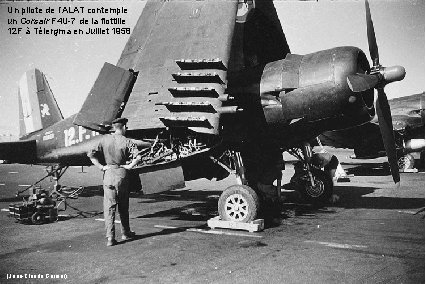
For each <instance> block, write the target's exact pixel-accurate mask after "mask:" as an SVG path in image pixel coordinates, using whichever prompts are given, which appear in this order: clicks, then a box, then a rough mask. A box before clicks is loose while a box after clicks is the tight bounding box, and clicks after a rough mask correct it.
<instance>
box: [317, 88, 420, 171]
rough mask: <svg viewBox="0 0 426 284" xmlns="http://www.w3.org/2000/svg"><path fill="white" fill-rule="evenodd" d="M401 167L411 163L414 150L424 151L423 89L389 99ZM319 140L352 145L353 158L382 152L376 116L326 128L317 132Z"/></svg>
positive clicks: (405, 168) (345, 145)
mask: <svg viewBox="0 0 426 284" xmlns="http://www.w3.org/2000/svg"><path fill="white" fill-rule="evenodd" d="M389 105H390V109H391V112H392V123H393V130H394V136H395V142H396V147H397V157H398V166H399V169H400V171H406V170H410V169H412V168H413V167H414V156H413V153H416V152H417V153H420V162H421V163H424V151H425V93H424V92H423V93H420V94H414V95H410V96H404V97H400V98H395V99H392V100H389ZM319 139H320V141H321V143H322V144H324V145H330V146H334V147H337V148H351V149H354V156H353V158H356V159H373V158H377V157H381V156H385V155H386V152H385V149H384V146H383V143H382V142H381V141H382V136H381V134H380V129H379V126H378V124H377V119H373V120H372V121H371V122H369V123H366V124H363V125H360V126H357V127H353V128H350V129H344V130H337V131H326V132H324V133H322V134H321V135H320V136H319Z"/></svg>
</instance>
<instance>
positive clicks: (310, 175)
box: [289, 143, 333, 205]
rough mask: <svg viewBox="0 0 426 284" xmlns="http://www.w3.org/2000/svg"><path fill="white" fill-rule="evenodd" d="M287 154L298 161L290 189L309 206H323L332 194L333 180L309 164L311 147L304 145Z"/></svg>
mask: <svg viewBox="0 0 426 284" xmlns="http://www.w3.org/2000/svg"><path fill="white" fill-rule="evenodd" d="M289 153H290V154H292V155H293V156H295V157H297V158H298V159H299V160H300V161H299V162H298V163H296V164H295V165H294V171H295V173H294V176H293V177H292V178H291V180H290V184H291V187H292V188H294V189H295V190H297V191H298V192H299V193H300V194H301V195H302V197H303V199H304V200H305V201H307V202H309V203H311V204H317V205H319V204H323V203H325V202H327V201H328V200H329V198H330V197H331V196H332V194H333V180H332V178H331V176H330V175H329V174H327V173H326V172H324V171H322V170H320V169H317V168H315V167H314V166H313V165H312V164H311V158H312V147H311V146H310V144H309V143H305V144H304V145H303V147H302V149H301V150H300V149H291V150H289Z"/></svg>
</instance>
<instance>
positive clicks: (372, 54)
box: [365, 0, 379, 66]
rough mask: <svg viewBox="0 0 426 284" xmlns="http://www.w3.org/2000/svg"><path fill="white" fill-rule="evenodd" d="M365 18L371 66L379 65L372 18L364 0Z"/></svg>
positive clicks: (367, 4)
mask: <svg viewBox="0 0 426 284" xmlns="http://www.w3.org/2000/svg"><path fill="white" fill-rule="evenodd" d="M365 20H366V23H367V37H368V48H369V49H370V57H371V60H372V61H373V66H378V65H379V48H378V47H377V41H376V34H375V32H374V25H373V20H372V19H371V13H370V4H369V3H368V0H365Z"/></svg>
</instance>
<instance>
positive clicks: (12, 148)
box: [0, 140, 37, 164]
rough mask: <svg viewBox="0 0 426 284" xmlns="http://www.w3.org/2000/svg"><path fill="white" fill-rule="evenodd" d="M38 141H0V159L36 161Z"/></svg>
mask: <svg viewBox="0 0 426 284" xmlns="http://www.w3.org/2000/svg"><path fill="white" fill-rule="evenodd" d="M36 155H37V149H36V141H35V140H29V141H13V142H2V143H0V160H6V161H8V162H10V163H22V164H31V163H34V162H35V161H36Z"/></svg>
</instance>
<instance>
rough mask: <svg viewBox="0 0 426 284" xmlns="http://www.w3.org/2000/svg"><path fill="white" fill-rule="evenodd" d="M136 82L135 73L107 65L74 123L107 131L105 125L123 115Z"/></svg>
mask: <svg viewBox="0 0 426 284" xmlns="http://www.w3.org/2000/svg"><path fill="white" fill-rule="evenodd" d="M135 80H136V76H135V75H134V73H133V72H131V71H128V70H125V69H123V68H120V67H116V66H114V65H112V64H109V63H105V64H104V66H103V67H102V69H101V72H100V73H99V76H98V78H97V79H96V81H95V84H94V85H93V87H92V89H91V90H90V93H89V95H88V96H87V98H86V100H85V102H84V104H83V106H82V108H81V110H80V112H79V113H78V114H77V115H76V117H75V118H74V122H73V123H74V124H76V125H80V126H83V127H86V128H89V129H92V130H95V131H100V132H103V131H105V130H106V129H105V127H104V126H105V124H108V123H111V121H112V120H114V119H115V118H117V117H119V116H120V115H121V113H122V111H123V109H124V106H125V104H126V102H127V99H128V97H129V95H130V92H131V90H132V88H133V84H134V82H135Z"/></svg>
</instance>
